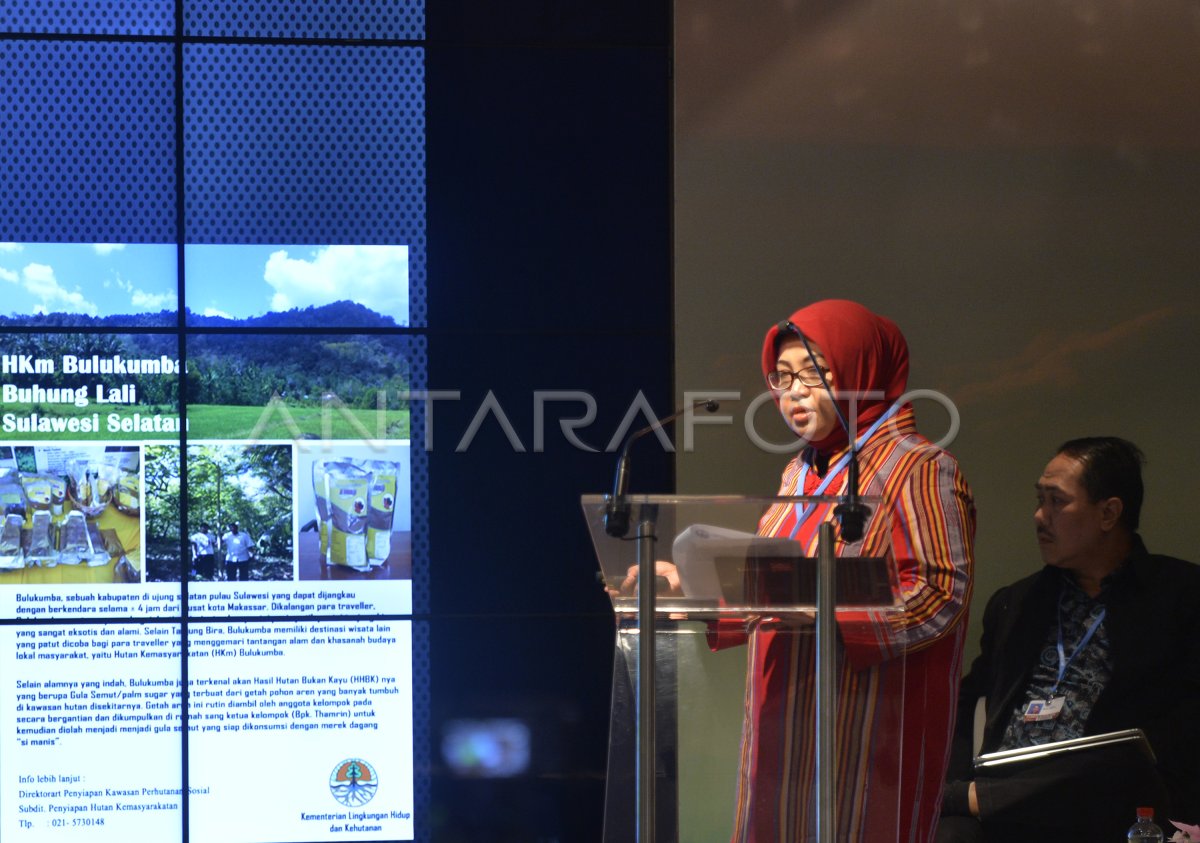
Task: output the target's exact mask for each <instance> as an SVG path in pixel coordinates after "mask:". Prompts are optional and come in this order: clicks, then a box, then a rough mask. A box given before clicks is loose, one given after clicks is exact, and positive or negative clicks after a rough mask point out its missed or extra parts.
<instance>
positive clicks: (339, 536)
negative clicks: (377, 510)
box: [324, 463, 371, 570]
mask: <svg viewBox="0 0 1200 843" xmlns="http://www.w3.org/2000/svg"><path fill="white" fill-rule="evenodd" d="M324 481H325V483H324V486H325V489H324V491H325V498H326V500H327V501H328V502H329V543H328V544H329V546H328V549H327V550H326V553H325V561H326V564H329V565H345V566H347V567H350V568H354V569H356V570H368V569H370V567H371V566H370V563H369V562H368V560H367V520H368V503H367V500H368V497H369V496H370V482H371V473H370V472H369V471H366V470H365V469H362V468H358V467H357V466H354V465H350V464H347V463H334V464H326V466H325V469H324Z"/></svg>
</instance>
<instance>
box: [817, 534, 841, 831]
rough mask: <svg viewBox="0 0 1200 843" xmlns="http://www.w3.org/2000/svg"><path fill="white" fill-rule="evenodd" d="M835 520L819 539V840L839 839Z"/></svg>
mask: <svg viewBox="0 0 1200 843" xmlns="http://www.w3.org/2000/svg"><path fill="white" fill-rule="evenodd" d="M833 544H834V538H833V524H832V523H830V522H828V521H826V522H825V523H823V524H822V525H821V529H820V535H819V538H818V540H817V687H816V694H817V704H816V712H815V714H816V720H817V722H816V726H817V730H816V734H817V751H816V760H817V793H816V797H817V798H816V803H817V841H818V843H833V841H834V840H836V839H837V838H836V830H835V827H834V826H835V822H836V821H835V812H834V806H835V804H836V801H837V799H836V794H835V792H834V782H835V781H836V778H835V775H834V774H835V770H834V757H835V745H834V733H835V731H834V725H835V724H836V722H837V685H836V682H837V661H836V659H837V656H836V653H837V623H836V617H837V608H836V607H837V603H836V598H837V594H836V589H835V583H834V556H833Z"/></svg>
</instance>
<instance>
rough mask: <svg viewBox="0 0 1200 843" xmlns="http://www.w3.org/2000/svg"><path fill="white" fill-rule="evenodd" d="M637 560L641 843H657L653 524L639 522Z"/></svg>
mask: <svg viewBox="0 0 1200 843" xmlns="http://www.w3.org/2000/svg"><path fill="white" fill-rule="evenodd" d="M637 560H638V636H639V637H638V693H637V699H638V718H637V721H638V725H637V730H638V731H637V757H638V770H637V798H638V810H637V818H638V832H637V833H638V836H637V840H638V843H654V833H655V832H654V780H655V770H654V756H655V746H654V712H655V705H654V702H655V695H654V679H655V653H654V638H655V634H656V631H657V630H656V626H657V624H656V622H655V607H654V601H655V596H656V595H655V591H656V588H657V579H658V572H657V570H656V568H655V564H654V521H653V520H640V521H639V522H638V529H637Z"/></svg>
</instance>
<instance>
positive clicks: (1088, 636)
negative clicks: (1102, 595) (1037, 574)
mask: <svg viewBox="0 0 1200 843" xmlns="http://www.w3.org/2000/svg"><path fill="white" fill-rule="evenodd" d="M1107 612H1108V607H1107V606H1105V607H1104V608H1103V609H1101V610H1100V614H1098V615H1097V616H1096V619H1095V620H1094V621H1092V623H1091V626H1089V627H1088V628H1087V632H1085V633H1084V634H1083V640H1082V641H1080V642H1079V646H1077V647H1076V648H1075V649H1074V650H1072V651H1071V655H1070V657H1068V656H1067V654H1066V649H1065V648H1064V647H1063V622H1062V595H1061V594H1060V595H1059V597H1058V678H1057V679H1055V680H1054V687H1053V688H1051V689H1050V693H1052V694H1053V693H1054V692H1055V691H1057V690H1058V686H1059V684H1060V683H1061V682H1062V681H1063V677H1064V676H1066V675H1067V668H1068V667H1070V665H1071V662H1073V661H1075V657H1076V656H1077V655H1079V652H1080V651H1081V650H1083V648H1084V647H1086V646H1087V645H1088V642H1089V641H1091V640H1092V636H1093V635H1095V634H1096V630H1097V629H1099V627H1100V624H1101V623H1103V622H1104V615H1105V614H1106V613H1107Z"/></svg>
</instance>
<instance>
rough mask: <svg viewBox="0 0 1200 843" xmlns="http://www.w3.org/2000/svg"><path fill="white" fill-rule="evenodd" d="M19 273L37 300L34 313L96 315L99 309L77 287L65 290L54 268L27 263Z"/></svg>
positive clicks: (26, 287)
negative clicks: (56, 276)
mask: <svg viewBox="0 0 1200 843" xmlns="http://www.w3.org/2000/svg"><path fill="white" fill-rule="evenodd" d="M21 275H22V277H23V279H24V287H25V289H26V290H28V291H29V293H30V294H32V295H33V297H34V298H36V299H37V300H38V304H36V305H35V306H34V308H33V311H34V313H83V314H86V315H87V316H96V315H97V314H98V313H99V312H100V309H99V308H98V307H96V305H95V304H94V303H92V302H90V301H88V300H87V299H86V298H84V295H83V293H81V292H80V291H79V290H78V289H75V290H67V289H65V288H64V287H63V286H62V285H60V284H59V283H58V279H57V278H55V277H54V268H53V267H50V266H46V265H45V264H41V263H31V264H28V265H27V266H26V267H25V269H24V270H22V272H21Z"/></svg>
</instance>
